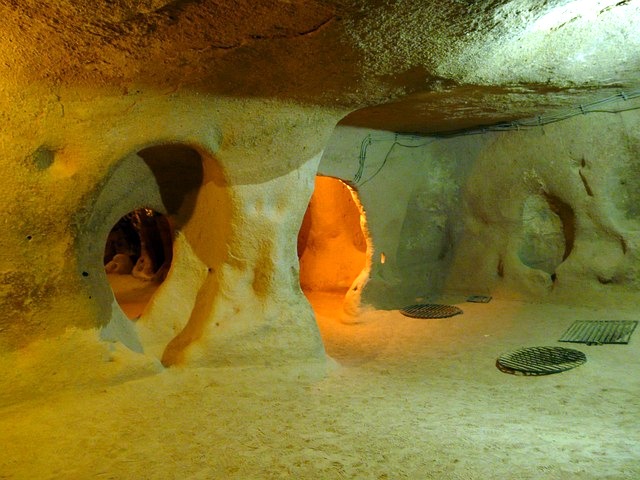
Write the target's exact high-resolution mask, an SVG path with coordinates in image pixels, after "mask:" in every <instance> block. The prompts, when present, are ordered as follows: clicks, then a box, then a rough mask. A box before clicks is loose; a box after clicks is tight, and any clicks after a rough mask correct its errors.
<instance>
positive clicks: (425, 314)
mask: <svg viewBox="0 0 640 480" xmlns="http://www.w3.org/2000/svg"><path fill="white" fill-rule="evenodd" d="M400 313H402V314H403V315H405V316H407V317H411V318H446V317H453V316H454V315H458V314H460V313H462V310H460V309H459V308H458V307H454V306H453V305H437V304H428V303H427V304H421V305H410V306H408V307H405V308H403V309H402V310H400Z"/></svg>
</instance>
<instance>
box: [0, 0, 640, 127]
mask: <svg viewBox="0 0 640 480" xmlns="http://www.w3.org/2000/svg"><path fill="white" fill-rule="evenodd" d="M0 13H1V14H2V18H3V25H2V27H0V28H2V35H1V36H0V69H1V70H2V72H1V78H3V79H4V80H3V81H2V82H0V93H2V94H3V95H5V96H9V95H11V94H12V92H15V91H16V90H17V89H19V88H21V87H22V86H24V85H34V84H38V85H40V84H41V85H46V86H48V88H50V89H54V90H55V89H56V88H59V87H60V86H65V87H72V88H73V87H75V86H78V87H89V88H110V89H113V88H116V89H118V91H122V92H125V93H126V92H128V91H131V90H134V89H157V90H159V91H163V92H166V91H175V90H182V89H190V90H196V91H200V92H203V93H206V94H212V95H221V96H228V97H262V98H273V99H277V100H279V101H287V102H295V103H302V104H307V105H317V106H318V107H328V108H339V109H342V111H344V112H345V113H348V112H354V113H352V114H351V115H349V116H348V117H347V118H345V120H344V122H345V123H347V124H351V125H362V126H369V127H374V128H385V129H389V130H400V131H421V132H430V131H438V130H447V129H455V128H462V127H466V126H472V125H478V124H486V123H492V122H496V121H502V120H505V119H512V118H519V117H525V116H527V115H533V114H537V113H540V112H541V111H543V112H544V111H549V110H553V109H558V108H563V107H566V106H569V105H575V104H577V103H580V102H581V101H585V100H586V99H589V98H597V96H598V95H600V96H602V95H603V94H609V93H611V92H612V91H620V90H625V89H633V88H637V87H638V86H639V85H640V33H638V28H637V25H638V23H639V21H640V0H622V1H620V0H578V1H568V0H546V1H538V0H483V1H472V0H438V1H426V0H421V1H416V0H259V1H256V0H173V1H168V0H102V1H92V0H80V1H78V0H44V1H43V0H0ZM356 110H359V111H356Z"/></svg>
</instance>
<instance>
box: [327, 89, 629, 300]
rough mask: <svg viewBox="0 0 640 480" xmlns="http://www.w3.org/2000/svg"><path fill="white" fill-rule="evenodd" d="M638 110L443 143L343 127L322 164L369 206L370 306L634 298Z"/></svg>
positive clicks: (366, 293) (367, 290)
mask: <svg viewBox="0 0 640 480" xmlns="http://www.w3.org/2000/svg"><path fill="white" fill-rule="evenodd" d="M621 101H622V100H621ZM634 102H635V103H634ZM637 106H638V101H637V100H634V101H631V100H629V101H627V102H626V103H624V104H623V105H622V106H621V105H618V106H617V108H619V107H624V109H625V110H627V111H624V112H621V113H616V114H612V113H592V114H589V115H581V116H577V117H573V118H571V119H568V120H565V121H562V122H558V123H554V124H548V125H545V126H543V127H535V128H532V129H529V130H520V131H509V132H500V133H486V134H483V135H469V136H464V135H463V136H457V137H452V138H446V139H443V138H434V137H417V136H411V135H397V134H393V133H390V132H382V131H373V130H365V129H359V128H353V127H339V128H338V129H336V132H334V136H333V137H332V140H331V141H330V144H329V147H328V148H327V149H326V151H325V153H324V156H323V158H322V161H321V164H320V167H319V169H320V172H321V173H323V174H326V175H334V176H336V177H339V178H342V179H344V180H345V181H349V182H351V183H352V184H353V185H354V186H355V188H356V189H357V190H358V193H359V195H360V198H361V201H362V204H363V207H364V209H365V211H366V214H367V221H368V224H369V229H370V232H371V240H372V243H373V248H374V250H375V253H374V254H373V268H372V272H371V279H370V281H369V282H368V284H367V286H366V287H365V290H364V292H363V297H362V298H363V301H364V302H365V303H369V304H372V305H374V306H376V307H380V308H398V307H400V306H402V305H404V304H407V303H409V302H415V301H423V300H426V299H435V298H437V297H438V296H440V295H442V294H443V293H451V294H462V295H470V294H489V295H494V296H496V297H503V298H518V299H524V300H529V301H535V302H538V301H549V302H562V303H585V302H586V303H593V304H601V303H603V302H605V303H606V302H609V301H612V302H614V301H626V300H628V298H629V296H632V297H633V298H636V297H637V294H638V292H637V290H638V285H639V282H640V275H639V268H638V267H639V265H640V264H639V262H638V255H639V252H638V242H639V240H640V237H638V234H639V233H640V230H639V229H640V214H638V211H640V209H639V208H638V205H639V204H640V203H639V201H640V196H639V195H640V190H639V189H638V185H639V184H640V183H639V180H640V178H639V176H638V174H639V165H640V113H639V111H638V110H634V108H635V107H637ZM383 256H384V263H383V261H382V260H383V258H382V257H383Z"/></svg>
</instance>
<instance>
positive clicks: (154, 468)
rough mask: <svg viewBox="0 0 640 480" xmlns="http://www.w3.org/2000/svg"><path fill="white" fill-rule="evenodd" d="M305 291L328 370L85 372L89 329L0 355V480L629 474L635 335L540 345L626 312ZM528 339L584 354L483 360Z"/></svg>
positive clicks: (638, 403)
mask: <svg viewBox="0 0 640 480" xmlns="http://www.w3.org/2000/svg"><path fill="white" fill-rule="evenodd" d="M311 299H312V300H313V301H314V304H315V308H316V311H317V314H318V324H319V326H320V329H321V332H322V336H323V339H324V342H325V345H326V350H327V352H328V353H329V355H331V357H332V358H333V359H334V362H328V363H322V364H304V365H293V366H288V367H228V368H172V369H169V370H161V369H159V368H157V362H155V360H154V361H151V360H149V359H148V358H147V357H145V356H142V355H136V354H132V353H130V352H127V351H125V350H122V349H118V350H117V351H115V352H112V354H111V355H110V356H108V357H105V358H104V359H103V360H102V363H98V365H104V369H105V372H104V373H103V374H100V372H96V371H95V370H96V369H97V370H100V369H102V368H103V367H96V363H97V362H98V360H100V359H99V358H98V360H96V358H94V357H95V354H94V353H93V352H94V350H93V348H94V347H92V346H87V345H88V344H89V340H88V339H89V337H87V335H89V334H91V335H95V333H92V332H88V333H87V332H82V333H78V332H70V333H68V334H67V335H66V336H65V337H63V338H60V339H57V340H52V341H49V342H41V343H40V344H38V345H36V346H31V347H29V348H30V349H27V350H28V351H25V352H20V353H18V354H16V355H15V356H14V357H12V358H11V359H4V360H5V367H6V362H7V361H8V360H12V361H13V365H11V367H10V368H9V367H6V368H4V369H2V372H0V373H1V375H0V379H2V380H4V384H3V385H2V388H3V390H4V391H5V395H0V401H1V402H2V403H0V404H1V405H2V407H1V408H0V445H2V455H0V478H2V479H8V478H11V479H14V478H15V479H22V478H25V479H27V478H28V479H40V478H43V479H44V478H64V479H88V478H91V479H93V478H96V479H177V478H185V479H187V478H188V479H217V478H220V479H228V478H237V479H253V478H256V479H279V478H296V479H301V478H304V479H334V478H335V479H350V478H363V479H402V478H409V479H457V480H459V479H483V480H484V479H519V480H524V479H590V480H591V479H592V480H596V479H598V480H600V479H634V480H637V479H638V478H640V428H639V427H640V374H639V373H640V356H639V355H638V353H639V351H640V338H638V335H640V333H639V332H636V333H635V334H634V336H633V337H632V339H631V343H630V344H629V345H626V346H621V345H605V346H586V345H577V346H576V345H573V344H558V343H557V342H556V339H557V338H559V336H560V335H561V334H562V333H563V332H564V331H565V329H566V328H567V327H568V326H569V325H570V324H571V323H572V322H573V320H575V319H586V320H588V319H602V318H605V319H634V318H637V317H636V312H635V311H633V310H632V309H629V310H621V311H619V312H614V313H612V312H610V311H605V310H604V309H602V310H600V309H591V308H590V309H587V308H584V309H582V308H571V307H560V306H552V305H534V304H524V303H518V302H506V301H495V300H494V301H493V302H491V303H490V304H470V303H459V305H460V306H461V307H462V308H463V310H464V312H465V313H464V314H463V315H460V316H457V317H453V318H450V319H442V320H416V319H410V318H406V317H403V316H402V315H401V314H400V313H398V312H397V311H366V312H364V313H363V314H362V315H361V316H360V317H359V319H358V320H359V321H360V323H357V324H353V325H347V324H343V323H340V322H339V321H337V320H336V318H335V317H336V310H335V305H336V302H337V299H336V297H335V296H332V295H322V294H316V295H313V296H312V297H311ZM94 343H95V342H93V343H91V345H93V344H94ZM69 345H71V346H69ZM534 345H564V346H567V345H568V346H570V347H573V348H577V349H579V350H582V351H584V352H586V354H587V357H588V361H587V363H586V364H585V365H583V366H581V367H579V368H576V369H574V370H571V371H568V372H564V373H561V374H556V375H549V376H545V377H521V376H513V375H508V374H505V373H502V372H500V371H499V370H497V368H496V367H495V359H496V357H497V356H498V355H499V354H500V353H502V352H504V351H508V350H511V349H515V348H520V347H523V346H534ZM83 356H84V357H86V358H87V362H86V364H85V363H83V362H82V361H78V358H82V357H83ZM43 357H48V361H47V364H46V365H47V366H46V367H43V366H41V362H42V358H43ZM25 358H29V359H31V360H25ZM34 358H36V360H34ZM154 362H155V363H154ZM114 365H115V367H114ZM116 367H118V368H120V370H119V371H120V372H128V373H121V375H120V376H119V377H118V376H116V377H115V378H114V375H113V374H112V373H109V372H112V370H108V371H107V369H113V368H116ZM89 368H90V369H91V371H89ZM70 372H72V373H70ZM20 382H22V387H19V386H16V385H17V384H20ZM56 382H57V383H56ZM12 389H13V390H12ZM11 391H13V393H11V394H9V392H11Z"/></svg>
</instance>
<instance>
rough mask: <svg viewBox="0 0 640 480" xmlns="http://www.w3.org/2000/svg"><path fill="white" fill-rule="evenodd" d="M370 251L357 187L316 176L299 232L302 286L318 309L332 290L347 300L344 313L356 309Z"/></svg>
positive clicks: (369, 261) (367, 271) (334, 293)
mask: <svg viewBox="0 0 640 480" xmlns="http://www.w3.org/2000/svg"><path fill="white" fill-rule="evenodd" d="M371 253H372V248H371V242H370V240H369V235H368V230H367V225H366V217H365V212H364V209H363V208H362V205H361V203H360V201H359V199H358V195H357V192H356V191H355V190H354V189H353V188H351V187H349V186H348V185H347V184H346V183H344V182H342V181H341V180H339V179H337V178H333V177H324V176H317V177H316V182H315V190H314V192H313V195H312V197H311V201H310V202H309V207H308V208H307V211H306V213H305V216H304V220H303V222H302V227H301V228H300V233H299V235H298V258H299V259H300V286H301V287H302V290H303V291H304V293H305V295H306V296H307V298H308V299H309V301H310V302H311V304H312V305H313V306H314V309H316V307H317V305H318V303H319V299H321V298H322V297H327V296H329V295H331V296H334V297H338V296H339V297H340V298H342V299H343V300H342V302H343V309H344V311H345V312H346V313H348V314H352V315H353V314H356V313H357V310H358V307H359V305H360V293H361V290H362V287H363V286H364V284H365V283H366V281H367V280H368V278H369V270H370V267H371Z"/></svg>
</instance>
